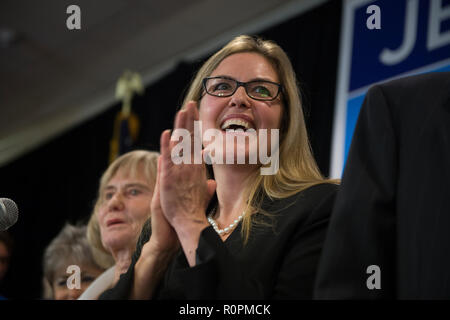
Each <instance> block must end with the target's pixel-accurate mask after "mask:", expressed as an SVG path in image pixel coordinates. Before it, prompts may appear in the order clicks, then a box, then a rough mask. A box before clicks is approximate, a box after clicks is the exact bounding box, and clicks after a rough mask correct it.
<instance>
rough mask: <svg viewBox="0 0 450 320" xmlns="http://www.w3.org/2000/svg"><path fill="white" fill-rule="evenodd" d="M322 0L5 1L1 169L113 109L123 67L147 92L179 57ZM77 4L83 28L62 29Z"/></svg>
mask: <svg viewBox="0 0 450 320" xmlns="http://www.w3.org/2000/svg"><path fill="white" fill-rule="evenodd" d="M325 1H326V0H295V1H287V0H264V1H262V0H246V1H243V0H228V1H217V0H164V1H144V0H128V1H126V0H108V1H98V0H97V1H92V0H77V1H66V0H43V1H26V0H2V1H1V2H0V165H5V164H7V163H9V162H11V161H13V160H14V159H16V158H17V157H19V156H21V155H23V154H25V153H26V152H28V151H30V150H32V149H34V148H36V147H38V146H39V145H40V144H42V143H44V142H46V141H48V140H49V139H51V138H53V137H55V136H56V135H58V134H61V133H62V132H64V130H67V129H69V128H71V127H72V126H74V125H76V124H78V123H80V122H82V121H84V120H86V119H89V118H90V117H92V116H94V115H96V114H98V113H100V112H102V111H104V110H105V109H106V108H108V107H110V106H111V105H112V104H113V103H114V102H115V98H114V91H115V85H116V81H117V79H118V77H119V76H120V75H121V74H122V73H123V71H124V70H125V69H130V70H133V71H137V72H139V73H140V74H141V75H142V76H143V80H144V83H145V85H148V84H150V83H152V82H154V81H156V80H157V79H158V78H159V77H161V76H163V75H164V74H165V73H167V72H169V71H170V70H171V68H173V67H174V66H175V65H176V63H177V62H179V61H180V60H188V61H189V60H191V59H195V58H196V57H199V56H201V55H203V54H205V53H206V52H209V51H210V50H212V49H215V48H217V47H218V46H220V45H223V44H224V43H225V42H226V41H228V40H229V39H230V38H231V37H233V36H235V35H238V34H242V33H256V32H258V31H259V30H262V29H264V28H267V27H269V26H271V25H274V24H276V23H278V22H281V21H283V20H285V19H288V18H290V17H292V16H294V15H298V14H300V13H301V12H303V11H306V10H309V9H311V8H313V7H315V6H317V5H320V4H321V3H323V2H325ZM71 4H76V5H78V6H79V7H80V10H81V29H80V30H68V28H67V27H66V20H67V18H68V17H69V16H70V14H67V13H66V9H67V7H68V6H69V5H71Z"/></svg>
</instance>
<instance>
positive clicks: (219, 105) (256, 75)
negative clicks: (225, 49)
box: [199, 52, 283, 163]
mask: <svg viewBox="0 0 450 320" xmlns="http://www.w3.org/2000/svg"><path fill="white" fill-rule="evenodd" d="M218 76H224V77H228V78H233V79H235V80H237V81H240V82H248V81H252V80H268V81H271V82H276V83H279V78H278V75H277V72H276V71H275V69H274V68H273V66H272V64H271V63H270V62H269V61H268V60H267V59H266V58H265V57H263V56H262V55H260V54H257V53H252V52H245V53H236V54H233V55H231V56H228V57H227V58H225V59H224V60H223V61H222V62H221V63H220V64H219V65H218V67H217V68H216V69H215V70H214V71H213V72H212V74H211V77H218ZM282 110H283V106H282V103H281V94H280V95H279V96H278V97H277V98H276V99H275V100H273V101H259V100H254V99H252V98H250V97H249V96H248V95H247V93H246V91H245V88H244V87H239V88H238V89H237V90H236V92H235V93H234V94H233V95H232V96H230V97H216V96H211V95H208V94H205V95H204V96H203V98H202V99H201V101H200V110H199V114H200V120H201V121H202V130H203V134H204V133H205V131H206V130H208V129H217V130H220V131H221V132H222V134H223V136H222V137H223V141H226V132H225V130H226V129H227V128H230V127H227V124H230V123H231V124H232V123H240V124H242V121H244V122H245V126H246V127H247V129H248V128H253V129H255V130H256V133H257V134H258V133H259V130H260V129H268V130H267V132H268V135H269V137H268V141H269V142H268V143H270V129H279V128H280V123H281V115H282ZM230 120H231V122H229V121H230ZM234 120H238V121H240V122H234ZM232 128H236V127H234V126H232ZM228 134H229V133H228ZM233 135H244V136H246V135H247V133H245V132H244V133H233ZM257 141H258V143H259V138H258V140H257ZM204 146H205V147H207V148H212V146H213V144H210V143H209V142H207V141H204ZM230 147H232V148H234V151H233V154H234V155H235V159H236V154H237V153H238V152H245V155H246V163H248V162H247V159H248V156H249V143H248V142H246V143H244V144H242V143H236V144H234V145H233V146H226V148H224V150H223V152H224V153H225V152H228V153H229V152H230ZM213 148H215V149H216V152H217V147H215V146H214V147H213ZM251 150H253V152H256V150H255V148H254V146H253V148H252V149H251ZM269 150H270V149H269ZM250 152H251V151H250ZM224 162H225V159H224Z"/></svg>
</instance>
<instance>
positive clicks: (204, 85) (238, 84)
mask: <svg viewBox="0 0 450 320" xmlns="http://www.w3.org/2000/svg"><path fill="white" fill-rule="evenodd" d="M210 79H225V80H231V81H234V82H236V87H235V88H234V90H233V92H231V93H230V94H226V95H215V94H212V93H209V92H208V90H207V89H206V82H207V81H208V80H210ZM254 82H263V83H271V84H274V85H276V86H277V87H278V91H277V94H276V95H274V96H273V97H272V98H270V99H258V98H255V97H252V96H251V95H250V94H249V93H248V89H247V85H248V84H249V83H254ZM202 86H203V90H205V93H207V94H209V95H210V96H213V97H219V98H226V97H231V96H232V95H233V94H235V93H236V91H237V89H238V88H239V87H244V89H245V93H246V94H247V96H249V97H250V98H252V99H254V100H258V101H273V100H275V99H276V98H278V96H279V95H280V93H281V92H283V85H281V84H279V83H276V82H272V81H268V80H252V81H248V82H241V81H237V80H236V79H233V78H228V77H206V78H203V80H202Z"/></svg>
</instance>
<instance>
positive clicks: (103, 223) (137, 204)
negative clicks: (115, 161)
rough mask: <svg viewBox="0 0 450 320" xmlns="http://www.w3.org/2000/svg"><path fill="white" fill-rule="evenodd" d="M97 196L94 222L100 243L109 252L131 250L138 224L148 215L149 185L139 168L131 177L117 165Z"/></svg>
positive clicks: (134, 244)
mask: <svg viewBox="0 0 450 320" xmlns="http://www.w3.org/2000/svg"><path fill="white" fill-rule="evenodd" d="M101 196H102V199H103V201H102V204H101V205H100V208H99V210H98V222H99V226H100V233H101V238H102V243H103V246H104V247H105V248H106V249H107V250H108V251H110V252H111V253H112V254H113V256H114V252H117V251H120V250H124V249H129V250H134V248H135V246H136V240H137V238H138V236H139V234H140V232H141V229H142V226H143V224H144V222H145V221H146V220H147V219H148V218H149V217H150V202H151V199H152V196H153V185H150V184H149V182H148V181H147V180H146V179H145V178H144V174H143V173H142V174H139V170H138V172H137V174H136V177H133V178H132V177H130V176H129V175H128V174H127V173H126V172H123V171H122V170H121V169H119V170H118V171H117V173H116V174H115V175H114V176H113V177H112V179H111V180H110V181H109V182H108V183H107V185H106V188H105V190H104V192H103V195H101Z"/></svg>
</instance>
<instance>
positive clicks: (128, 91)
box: [116, 70, 144, 117]
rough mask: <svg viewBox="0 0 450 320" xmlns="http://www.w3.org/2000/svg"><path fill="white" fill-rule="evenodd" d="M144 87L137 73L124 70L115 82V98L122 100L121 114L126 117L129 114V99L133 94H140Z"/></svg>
mask: <svg viewBox="0 0 450 320" xmlns="http://www.w3.org/2000/svg"><path fill="white" fill-rule="evenodd" d="M143 92H144V86H143V85H142V79H141V76H140V75H139V73H137V72H131V71H130V70H126V71H125V72H124V73H123V74H122V76H121V77H120V78H119V80H118V81H117V86H116V98H117V99H121V100H122V114H123V116H124V117H128V116H129V115H130V113H131V99H132V98H133V95H134V94H135V93H138V94H142V93H143Z"/></svg>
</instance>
